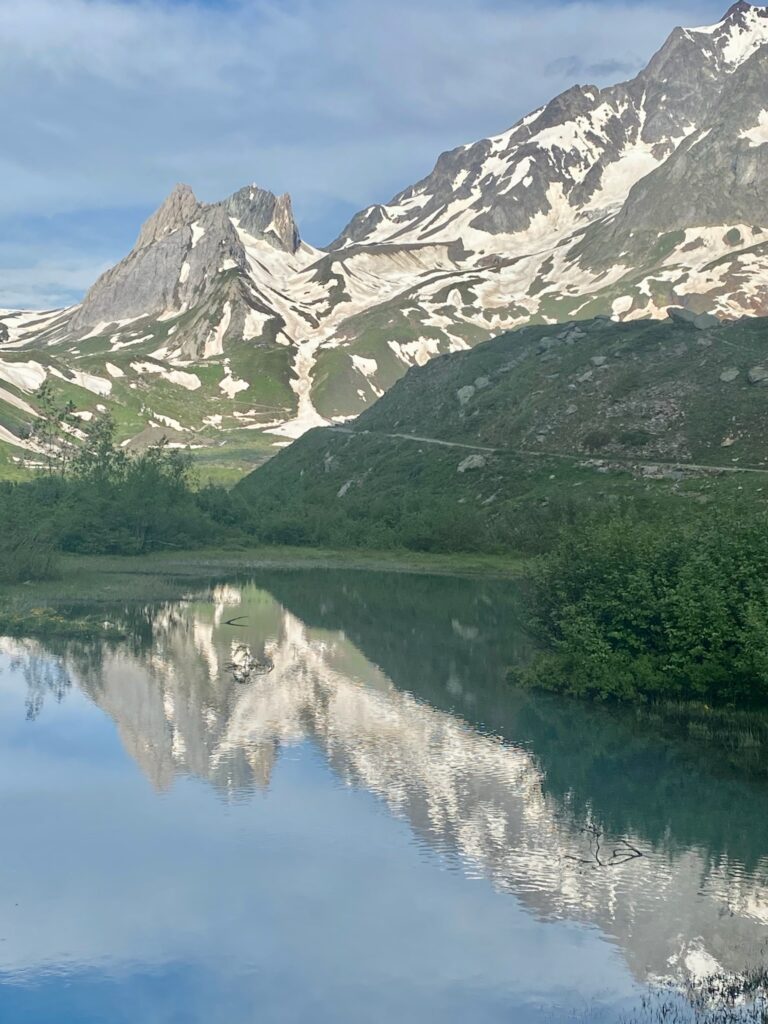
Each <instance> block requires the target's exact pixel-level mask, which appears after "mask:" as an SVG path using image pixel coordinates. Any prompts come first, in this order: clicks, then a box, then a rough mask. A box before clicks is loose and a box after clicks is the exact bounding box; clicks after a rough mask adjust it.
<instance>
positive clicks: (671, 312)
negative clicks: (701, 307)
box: [667, 306, 720, 331]
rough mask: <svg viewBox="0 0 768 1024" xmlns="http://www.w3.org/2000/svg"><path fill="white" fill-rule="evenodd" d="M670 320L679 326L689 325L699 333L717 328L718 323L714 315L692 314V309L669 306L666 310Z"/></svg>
mask: <svg viewBox="0 0 768 1024" xmlns="http://www.w3.org/2000/svg"><path fill="white" fill-rule="evenodd" d="M667 316H668V317H669V318H670V320H675V321H676V322H677V323H680V324H691V325H692V326H693V327H696V328H697V329H698V330H700V331H706V330H709V328H710V327H719V325H720V321H719V320H718V318H717V317H716V316H715V314H714V313H694V312H693V310H692V309H684V308H683V307H682V306H670V307H669V309H668V310H667Z"/></svg>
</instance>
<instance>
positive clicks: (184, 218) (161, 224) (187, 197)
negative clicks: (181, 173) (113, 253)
mask: <svg viewBox="0 0 768 1024" xmlns="http://www.w3.org/2000/svg"><path fill="white" fill-rule="evenodd" d="M199 211H200V204H199V203H198V201H197V199H196V197H195V193H194V192H193V191H192V189H191V188H190V186H189V185H181V184H179V185H176V186H175V187H174V189H173V191H172V192H171V194H170V195H169V196H168V198H167V199H166V200H165V202H164V203H163V204H162V206H160V207H159V209H158V210H156V211H155V212H154V213H153V214H152V216H151V217H150V218H149V219H148V220H147V221H146V222H145V223H144V224H143V226H142V228H141V231H140V232H139V237H138V239H137V240H136V245H135V247H134V248H136V249H143V248H144V246H146V245H151V244H152V243H153V242H159V241H160V239H162V238H165V236H166V235H170V234H171V233H172V232H173V231H176V230H178V228H182V227H185V226H186V225H187V224H191V223H192V221H193V220H194V219H195V217H196V216H197V214H198V212H199Z"/></svg>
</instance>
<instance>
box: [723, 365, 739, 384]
mask: <svg viewBox="0 0 768 1024" xmlns="http://www.w3.org/2000/svg"><path fill="white" fill-rule="evenodd" d="M738 376H739V371H738V370H737V369H736V367H735V366H731V367H729V368H728V369H727V370H723V372H722V373H721V374H720V380H721V381H722V382H723V384H730V383H732V382H733V381H734V380H736V378H737V377H738Z"/></svg>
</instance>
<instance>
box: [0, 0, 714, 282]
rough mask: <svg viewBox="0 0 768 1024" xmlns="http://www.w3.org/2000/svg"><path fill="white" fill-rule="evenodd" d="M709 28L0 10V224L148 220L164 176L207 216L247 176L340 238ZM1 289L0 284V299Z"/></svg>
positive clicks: (699, 19) (381, 15)
mask: <svg viewBox="0 0 768 1024" xmlns="http://www.w3.org/2000/svg"><path fill="white" fill-rule="evenodd" d="M722 13H723V11H721V10H720V5H719V4H718V5H716V4H714V3H712V2H710V0H687V2H681V3H672V2H664V0H659V2H650V3H647V2H645V3H639V2H635V3H627V2H621V3H613V2H599V0H592V2H581V3H566V4H558V3H554V2H549V3H544V4H532V3H514V2H511V0H510V2H502V0H418V3H414V2H413V0H388V2H387V3H381V2H380V0H283V2H278V0H234V2H229V3H227V2H218V3H216V4H214V5H210V4H208V5H206V4H205V3H204V2H203V0H199V2H194V0H187V2H183V3H180V2H175V3H174V2H170V0H168V2H163V0H154V2H150V0H138V2H135V0H134V2H128V0H125V2H119V0H25V3H24V4H20V3H7V2H6V3H1V2H0V105H1V106H2V109H3V111H4V116H3V129H2V131H3V146H2V156H0V178H1V179H2V181H3V183H4V184H3V189H2V192H0V218H2V217H3V216H6V217H7V216H9V215H10V214H15V215H17V216H18V215H19V214H22V215H23V214H24V213H25V212H28V211H29V212H35V213H37V214H40V213H43V214H46V213H60V212H61V211H77V210H79V209H82V208H86V207H87V208H90V209H93V208H98V207H100V206H101V207H120V206H124V207H132V208H135V207H141V206H146V207H149V206H154V205H156V204H157V203H158V202H159V201H160V199H161V198H162V197H163V195H164V194H165V193H166V192H167V191H168V190H169V188H170V187H171V186H172V185H173V184H174V183H175V182H176V181H177V180H183V181H189V182H190V183H191V184H192V185H193V186H194V188H195V190H196V191H197V192H198V194H199V195H200V196H201V198H203V199H207V200H213V199H217V198H220V197H222V196H224V195H226V194H228V193H229V192H231V191H233V190H234V189H236V188H238V187H239V186H240V185H242V184H244V183H246V182H248V181H251V180H256V181H258V182H259V183H260V184H263V185H265V186H266V187H269V188H273V189H275V190H279V191H282V190H288V191H291V192H292V193H293V195H294V199H295V203H296V208H297V211H298V213H299V216H300V219H302V220H304V222H305V225H306V223H307V221H308V223H309V231H307V228H306V226H305V233H306V234H308V235H309V237H310V239H311V240H312V241H315V242H317V243H323V242H325V241H328V240H329V239H330V238H331V237H332V236H333V235H334V234H335V233H336V232H337V231H338V230H339V229H340V228H341V227H342V226H343V225H342V224H341V223H340V222H339V221H338V220H337V221H336V222H334V223H331V220H332V218H331V211H334V210H336V211H338V209H339V207H340V206H343V207H344V209H345V210H346V209H350V211H351V209H354V208H357V207H360V206H363V205H366V204H367V203H369V202H372V201H376V200H386V199H388V198H389V197H390V196H391V195H392V194H393V193H394V192H396V191H398V190H399V189H400V188H402V187H404V186H405V185H407V184H409V183H411V182H412V181H415V180H417V179H418V178H420V177H422V176H423V175H424V174H426V173H427V172H428V171H429V170H430V169H431V167H432V165H433V163H434V160H435V158H436V157H437V155H438V154H439V152H440V151H442V150H443V149H446V148H450V147H452V146H455V145H458V144H460V143H462V142H465V141H471V140H473V139H476V138H480V137H482V136H484V135H487V134H492V133H496V132H498V131H501V130H503V129H504V128H506V127H508V126H509V125H511V124H512V123H513V122H514V121H516V120H517V119H518V118H519V117H521V116H522V115H524V114H525V113H528V112H529V111H530V110H531V109H533V108H534V107H536V106H538V105H539V104H540V103H542V102H544V101H546V100H548V99H550V98H551V97H552V96H553V95H555V94H556V93H557V92H559V91H561V90H563V89H565V88H567V87H568V86H569V85H571V84H573V76H574V74H578V75H579V76H581V75H584V76H586V78H587V80H589V79H590V78H592V79H597V84H608V83H609V82H611V81H613V80H615V79H616V78H620V77H627V76H629V75H630V74H631V73H632V72H633V71H634V70H635V69H637V68H639V66H640V65H641V64H642V63H644V62H645V61H646V60H647V58H648V57H649V56H650V55H651V53H652V52H653V51H654V50H655V49H657V48H658V46H659V45H660V44H661V43H662V42H663V40H664V38H665V37H666V35H667V34H668V32H669V31H670V30H671V28H672V27H673V26H674V25H675V24H679V23H685V24H694V25H695V24H700V23H707V22H711V21H713V20H716V19H717V17H719V16H720V15H721V14H722ZM625 68H626V72H625V73H624V74H622V71H621V70H620V69H625ZM302 215H304V216H303V217H302ZM337 216H338V214H337ZM0 230H2V225H1V224H0ZM84 255H85V254H84ZM119 255H121V253H120V252H115V256H116V257H117V256H119ZM8 281H9V279H8V277H7V276H6V275H4V274H3V272H2V271H0V289H1V290H2V292H3V293H4V294H6V295H7V294H8V293H9V290H12V289H11V288H10V286H9V283H8Z"/></svg>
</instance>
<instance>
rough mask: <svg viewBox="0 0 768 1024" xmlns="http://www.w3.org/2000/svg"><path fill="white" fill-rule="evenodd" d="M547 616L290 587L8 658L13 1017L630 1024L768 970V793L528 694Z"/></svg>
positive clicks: (4, 795) (156, 614) (398, 595)
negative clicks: (532, 638)
mask: <svg viewBox="0 0 768 1024" xmlns="http://www.w3.org/2000/svg"><path fill="white" fill-rule="evenodd" d="M522 600H523V598H522V597H521V595H520V594H519V593H516V592H515V590H514V589H513V588H511V587H510V586H509V585H507V584H502V583H495V582H482V583H476V582H471V581H467V580H450V579H444V578H427V577H410V578H409V577H406V576H396V575H387V574H380V575H379V574H370V573H351V572H350V573H343V572H310V571H294V572H282V573H269V574H261V575H258V576H256V577H254V578H253V579H250V580H247V581H240V582H238V583H236V584H235V583H227V584H221V585H215V586H202V585H201V586H200V587H196V588H190V593H189V595H188V596H187V597H186V598H185V599H184V600H180V601H178V602H173V603H162V604H156V605H147V606H138V605H133V606H124V607H114V608H110V609H105V617H106V618H109V619H110V620H112V621H118V622H121V623H122V624H124V625H126V626H128V627H129V628H130V630H131V635H132V639H131V640H130V641H126V642H121V643H111V644H105V643H102V642H99V643H89V644H86V643H82V642H78V643H74V642H68V643H63V644H61V643H60V644H56V643H53V642H51V643H40V642H37V641H12V640H4V641H2V642H0V822H2V825H1V826H0V1021H3V1024H6V1022H8V1024H16V1022H19V1024H22V1022H23V1024H95V1022H98V1024H102V1022H104V1024H107V1022H108V1024H124V1022H125V1024H128V1022H130V1024H139V1022H140V1024H161V1022H162V1024H170V1022H174V1024H176V1022H178V1024H198V1022H199V1024H203V1022H204V1024H244V1022H256V1021H258V1022H273V1021H274V1022H281V1024H283V1022H285V1024H290V1022H294V1021H295V1022H302V1024H304V1022H318V1024H323V1022H329V1024H346V1022H350V1024H352V1022H354V1024H362V1022H365V1024H379V1022H382V1024H383V1022H387V1024H390V1022H392V1021H396V1022H398V1024H409V1022H419V1024H422V1022H432V1021H440V1022H447V1024H450V1022H462V1024H463V1022H472V1024H485V1022H501V1021H504V1022H514V1024H519V1022H522V1024H525V1022H528V1021H531V1022H533V1021H536V1022H545V1021H546V1022H560V1021H566V1020H568V1021H573V1020H574V1019H575V1020H605V1021H615V1020H617V1019H618V1018H619V1017H620V1016H621V1014H622V1012H624V1011H626V1009H627V1007H628V1006H630V1005H632V1004H634V1003H635V1002H636V1001H637V999H638V997H639V995H640V994H642V992H643V991H644V990H645V989H646V987H647V986H648V984H649V983H655V982H657V981H659V980H661V979H665V978H672V979H686V978H689V977H697V976H702V975H705V974H707V973H709V972H711V971H713V970H716V969H724V970H739V969H741V968H743V967H744V966H745V965H747V964H750V963H755V962H756V961H757V960H758V959H759V958H760V957H761V956H763V955H764V949H765V944H766V940H768V857H766V854H767V853H768V789H767V788H766V787H764V786H761V785H757V784H751V783H748V782H744V781H743V780H739V779H737V778H733V777H725V776H722V775H718V774H717V773H716V771H715V766H712V765H708V764H707V761H706V759H704V758H702V759H700V760H696V761H691V760H690V758H688V759H686V758H685V757H683V755H682V753H681V752H679V751H676V750H674V749H670V748H669V747H665V746H662V745H660V744H657V743H656V742H655V741H654V740H653V739H652V738H650V737H648V736H643V735H639V734H638V733H637V731H636V730H635V729H633V727H632V725H631V723H630V722H629V721H628V720H627V719H622V718H617V717H615V716H610V715H608V714H607V713H601V712H599V711H594V710H593V709H589V708H585V707H582V706H581V705H578V704H573V703H571V702H567V701H563V700H556V699H543V698H540V697H532V696H530V695H525V694H521V693H519V692H517V691H515V690H513V689H510V688H509V687H508V686H507V685H506V684H505V682H504V677H505V672H506V669H507V668H508V666H509V665H511V664H514V663H515V662H516V661H518V660H519V659H521V658H523V657H524V656H525V653H526V641H525V639H524V637H523V635H522V633H521V631H520V629H519V627H518V623H519V619H520V603H521V601H522Z"/></svg>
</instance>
